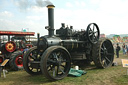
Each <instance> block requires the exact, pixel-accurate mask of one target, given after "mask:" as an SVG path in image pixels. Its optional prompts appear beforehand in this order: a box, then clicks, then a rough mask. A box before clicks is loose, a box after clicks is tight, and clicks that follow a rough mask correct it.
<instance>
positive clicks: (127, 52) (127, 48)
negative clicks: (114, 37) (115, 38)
mask: <svg viewBox="0 0 128 85" xmlns="http://www.w3.org/2000/svg"><path fill="white" fill-rule="evenodd" d="M120 49H121V47H120V46H119V44H118V43H117V45H116V55H117V58H119V51H120ZM122 51H123V55H128V46H127V45H126V44H125V43H123V45H122Z"/></svg>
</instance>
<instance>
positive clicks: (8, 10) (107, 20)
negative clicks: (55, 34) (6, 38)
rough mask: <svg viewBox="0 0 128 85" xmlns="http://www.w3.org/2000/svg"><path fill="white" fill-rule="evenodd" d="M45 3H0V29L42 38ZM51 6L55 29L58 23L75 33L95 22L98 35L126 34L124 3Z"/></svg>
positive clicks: (83, 1)
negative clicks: (98, 29)
mask: <svg viewBox="0 0 128 85" xmlns="http://www.w3.org/2000/svg"><path fill="white" fill-rule="evenodd" d="M46 2H49V1H47V0H0V30H11V31H21V30H22V28H27V29H28V31H32V32H36V33H40V34H41V35H46V34H47V30H46V29H45V26H47V25H48V17H47V8H46V7H45V5H46V4H47V3H46ZM50 2H52V4H54V5H55V9H54V13H55V14H54V15H55V29H58V28H60V26H61V23H66V24H67V25H72V26H73V28H74V29H75V30H81V29H86V28H87V26H88V24H89V23H92V22H94V23H97V24H98V26H99V28H100V33H104V34H106V35H108V34H128V31H127V27H128V0H50Z"/></svg>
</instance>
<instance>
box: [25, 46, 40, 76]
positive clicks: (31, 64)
mask: <svg viewBox="0 0 128 85" xmlns="http://www.w3.org/2000/svg"><path fill="white" fill-rule="evenodd" d="M40 55H41V54H39V53H38V50H37V46H34V47H32V48H30V49H29V50H28V51H27V52H26V53H25V54H24V57H23V66H24V69H25V71H26V72H27V73H29V74H31V75H39V74H42V72H41V70H40Z"/></svg>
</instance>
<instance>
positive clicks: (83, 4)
mask: <svg viewBox="0 0 128 85" xmlns="http://www.w3.org/2000/svg"><path fill="white" fill-rule="evenodd" d="M74 3H75V5H76V6H78V7H85V6H86V3H85V2H84V1H75V2H74Z"/></svg>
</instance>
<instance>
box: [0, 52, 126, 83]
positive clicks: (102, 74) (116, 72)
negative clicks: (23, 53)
mask: <svg viewBox="0 0 128 85" xmlns="http://www.w3.org/2000/svg"><path fill="white" fill-rule="evenodd" d="M121 59H128V56H127V55H123V54H122V52H121V53H120V58H116V57H115V59H114V61H116V62H118V66H112V67H110V68H106V69H96V68H95V66H93V65H92V66H90V67H91V68H92V69H85V71H86V72H87V74H85V75H82V76H81V77H65V78H64V79H62V80H59V81H54V82H53V81H49V80H48V79H46V78H45V77H44V76H43V75H39V76H31V75H29V74H28V73H26V71H24V70H21V71H10V72H9V73H8V74H6V78H3V74H2V77H1V78H0V85H128V75H126V74H127V73H126V71H127V68H123V67H122V64H121Z"/></svg>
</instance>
